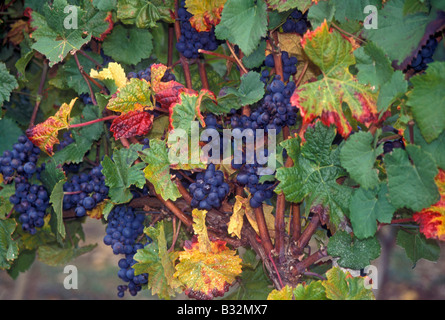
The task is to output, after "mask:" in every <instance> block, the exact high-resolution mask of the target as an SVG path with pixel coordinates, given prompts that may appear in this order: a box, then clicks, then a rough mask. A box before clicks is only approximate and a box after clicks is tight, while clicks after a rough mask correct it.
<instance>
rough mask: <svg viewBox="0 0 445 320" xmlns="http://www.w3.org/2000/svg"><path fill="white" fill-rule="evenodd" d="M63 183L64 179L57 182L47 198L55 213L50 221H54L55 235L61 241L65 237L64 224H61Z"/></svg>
mask: <svg viewBox="0 0 445 320" xmlns="http://www.w3.org/2000/svg"><path fill="white" fill-rule="evenodd" d="M65 182H66V178H65V179H64V180H60V181H58V182H57V183H56V185H55V186H54V188H53V189H52V191H51V196H50V197H49V202H50V203H51V205H52V207H53V209H54V213H55V215H51V220H55V226H56V234H57V235H60V236H61V237H62V239H64V238H65V236H66V230H65V224H64V223H63V194H64V193H63V185H64V184H65Z"/></svg>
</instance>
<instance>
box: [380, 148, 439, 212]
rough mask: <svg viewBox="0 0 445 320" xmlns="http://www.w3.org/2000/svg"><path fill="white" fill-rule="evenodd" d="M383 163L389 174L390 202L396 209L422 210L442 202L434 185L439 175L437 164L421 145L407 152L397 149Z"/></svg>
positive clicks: (408, 149) (387, 155) (386, 156)
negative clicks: (435, 178) (439, 201)
mask: <svg viewBox="0 0 445 320" xmlns="http://www.w3.org/2000/svg"><path fill="white" fill-rule="evenodd" d="M408 156H409V157H408ZM383 161H384V163H385V165H386V170H387V174H388V186H389V196H390V202H391V204H392V205H393V206H394V207H396V208H397V209H399V208H403V207H405V208H409V209H412V210H414V211H420V210H422V209H423V208H427V207H429V206H430V205H432V204H434V203H436V202H437V201H438V200H439V191H438V189H437V185H436V184H435V182H434V177H435V176H436V175H437V173H438V170H437V166H436V163H435V162H434V159H433V158H432V156H431V155H430V154H429V153H427V152H425V151H423V150H422V149H421V148H420V147H419V146H415V145H408V146H406V151H405V150H403V149H395V150H393V151H392V153H389V154H386V155H385V157H384V160H383Z"/></svg>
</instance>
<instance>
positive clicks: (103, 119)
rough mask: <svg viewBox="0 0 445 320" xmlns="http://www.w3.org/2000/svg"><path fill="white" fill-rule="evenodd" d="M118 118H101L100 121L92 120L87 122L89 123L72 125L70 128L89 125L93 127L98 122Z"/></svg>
mask: <svg viewBox="0 0 445 320" xmlns="http://www.w3.org/2000/svg"><path fill="white" fill-rule="evenodd" d="M117 117H118V116H117V115H112V116H108V117H104V118H99V119H95V120H91V121H87V122H82V123H77V124H72V125H70V128H79V127H85V126H88V125H91V124H94V123H97V122H102V121H108V120H113V119H116V118H117Z"/></svg>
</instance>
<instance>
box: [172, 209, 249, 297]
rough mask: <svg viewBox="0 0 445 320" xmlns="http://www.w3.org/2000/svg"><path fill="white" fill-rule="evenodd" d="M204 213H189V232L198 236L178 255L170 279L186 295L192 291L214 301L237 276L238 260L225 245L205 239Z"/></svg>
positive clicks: (194, 211) (239, 260) (239, 271)
mask: <svg viewBox="0 0 445 320" xmlns="http://www.w3.org/2000/svg"><path fill="white" fill-rule="evenodd" d="M206 213H207V211H205V210H204V211H200V210H197V209H195V210H193V213H192V214H193V221H194V224H193V230H194V232H195V234H197V235H198V236H197V237H195V238H194V239H193V241H192V242H191V243H189V244H186V246H185V247H184V251H181V252H179V263H178V264H177V265H176V272H175V274H174V276H175V277H177V278H178V279H179V280H180V281H181V282H182V283H183V284H184V285H185V286H186V292H187V291H190V290H192V291H194V292H199V293H202V294H204V295H205V296H208V297H214V296H216V295H221V294H223V293H224V292H225V291H226V287H227V285H230V284H232V283H233V281H235V277H236V276H238V275H240V274H241V271H242V270H241V266H242V264H241V262H242V260H241V258H240V257H239V256H237V255H236V251H235V250H230V249H229V248H227V246H226V242H225V241H222V240H214V241H211V240H210V239H209V238H208V235H207V228H206V226H205V216H206Z"/></svg>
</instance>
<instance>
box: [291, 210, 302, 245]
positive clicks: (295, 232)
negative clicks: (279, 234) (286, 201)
mask: <svg viewBox="0 0 445 320" xmlns="http://www.w3.org/2000/svg"><path fill="white" fill-rule="evenodd" d="M291 211H292V221H291V222H292V224H291V234H292V240H293V241H298V239H300V237H301V220H300V219H301V216H300V204H299V203H292V204H291Z"/></svg>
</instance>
